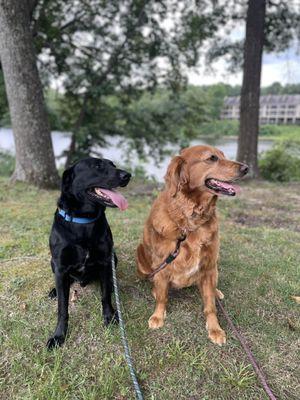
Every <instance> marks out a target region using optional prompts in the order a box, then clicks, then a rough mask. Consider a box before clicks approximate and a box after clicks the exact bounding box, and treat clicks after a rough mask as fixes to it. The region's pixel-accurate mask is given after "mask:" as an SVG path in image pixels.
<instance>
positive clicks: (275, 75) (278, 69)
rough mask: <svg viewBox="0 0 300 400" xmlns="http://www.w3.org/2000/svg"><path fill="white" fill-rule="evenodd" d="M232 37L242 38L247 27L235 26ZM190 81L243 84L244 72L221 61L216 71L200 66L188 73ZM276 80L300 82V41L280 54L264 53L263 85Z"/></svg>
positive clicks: (216, 65)
mask: <svg viewBox="0 0 300 400" xmlns="http://www.w3.org/2000/svg"><path fill="white" fill-rule="evenodd" d="M230 37H231V38H232V40H233V41H234V40H241V39H243V38H244V37H245V27H244V26H239V27H236V28H234V29H233V30H232V31H231V33H230ZM188 77H189V82H190V83H191V84H194V85H210V84H213V83H218V82H225V83H229V84H231V85H241V84H242V72H239V73H236V74H232V73H228V72H227V71H226V62H225V61H220V62H218V63H216V64H214V72H207V71H205V69H204V68H199V69H198V70H197V71H195V72H190V73H188ZM274 82H280V83H281V84H283V85H285V84H287V83H300V47H299V43H296V42H295V43H293V45H292V46H291V47H290V48H289V49H287V50H286V51H285V52H283V53H280V54H272V53H271V54H264V56H263V67H262V80H261V86H269V85H271V84H272V83H274Z"/></svg>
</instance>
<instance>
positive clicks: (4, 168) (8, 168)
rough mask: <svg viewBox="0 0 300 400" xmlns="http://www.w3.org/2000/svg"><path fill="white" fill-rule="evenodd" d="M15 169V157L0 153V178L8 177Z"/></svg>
mask: <svg viewBox="0 0 300 400" xmlns="http://www.w3.org/2000/svg"><path fill="white" fill-rule="evenodd" d="M14 167H15V157H14V156H12V155H11V154H9V153H5V152H3V151H0V176H10V175H11V174H12V173H13V171H14Z"/></svg>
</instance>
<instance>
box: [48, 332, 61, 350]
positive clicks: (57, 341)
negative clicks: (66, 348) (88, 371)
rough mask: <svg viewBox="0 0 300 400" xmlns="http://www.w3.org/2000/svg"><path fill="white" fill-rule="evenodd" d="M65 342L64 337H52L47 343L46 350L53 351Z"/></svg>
mask: <svg viewBox="0 0 300 400" xmlns="http://www.w3.org/2000/svg"><path fill="white" fill-rule="evenodd" d="M64 341H65V337H64V336H62V335H61V336H52V337H51V338H49V339H48V342H47V349H48V350H53V349H55V348H58V347H61V346H62V345H63V343H64Z"/></svg>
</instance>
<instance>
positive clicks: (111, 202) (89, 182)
mask: <svg viewBox="0 0 300 400" xmlns="http://www.w3.org/2000/svg"><path fill="white" fill-rule="evenodd" d="M130 177H131V174H130V173H129V172H127V171H124V170H121V169H118V168H116V166H115V165H114V164H113V163H112V162H111V161H110V160H106V159H100V158H94V157H90V158H86V159H84V160H81V161H78V162H77V163H76V164H74V165H73V166H72V167H70V168H68V169H67V170H65V172H64V173H63V177H62V194H63V195H66V196H68V195H69V196H72V197H75V198H76V200H77V201H80V202H88V203H92V204H98V205H102V206H108V207H118V208H119V209H120V210H125V209H126V208H127V201H126V199H125V198H124V197H123V196H122V195H121V194H120V193H118V192H117V191H115V190H114V189H115V188H117V187H118V186H121V187H123V186H126V185H127V184H128V182H129V180H130Z"/></svg>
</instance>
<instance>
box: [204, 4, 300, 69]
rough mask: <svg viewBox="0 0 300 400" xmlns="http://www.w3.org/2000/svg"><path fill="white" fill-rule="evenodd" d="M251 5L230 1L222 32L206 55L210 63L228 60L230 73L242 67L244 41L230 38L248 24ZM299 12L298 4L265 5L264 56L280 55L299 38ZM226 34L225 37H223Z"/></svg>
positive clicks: (215, 37) (237, 37)
mask: <svg viewBox="0 0 300 400" xmlns="http://www.w3.org/2000/svg"><path fill="white" fill-rule="evenodd" d="M247 5H248V1H246V0H242V1H239V2H236V1H234V0H228V1H227V2H226V11H225V14H224V16H223V18H224V21H225V24H224V26H223V29H222V30H221V29H220V31H219V34H218V35H215V36H214V38H213V40H212V41H211V43H210V47H209V49H208V52H207V54H206V59H207V63H208V64H211V63H212V62H214V61H216V60H219V59H223V60H224V59H225V58H226V61H227V62H228V69H229V71H231V72H233V71H237V70H240V69H242V66H243V47H244V38H241V37H240V36H236V35H234V36H232V37H233V40H232V39H231V37H230V32H231V31H232V30H233V29H235V28H237V27H238V26H239V25H240V24H243V25H244V24H245V20H246V15H247ZM299 22H300V12H299V7H298V6H297V2H294V1H289V0H274V1H266V16H265V27H264V28H265V29H264V31H265V37H264V52H267V53H280V52H283V51H284V50H286V49H287V48H288V47H289V46H290V45H292V44H293V42H296V41H297V40H298V38H299V29H298V26H299ZM224 31H225V33H226V34H225V35H224Z"/></svg>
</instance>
